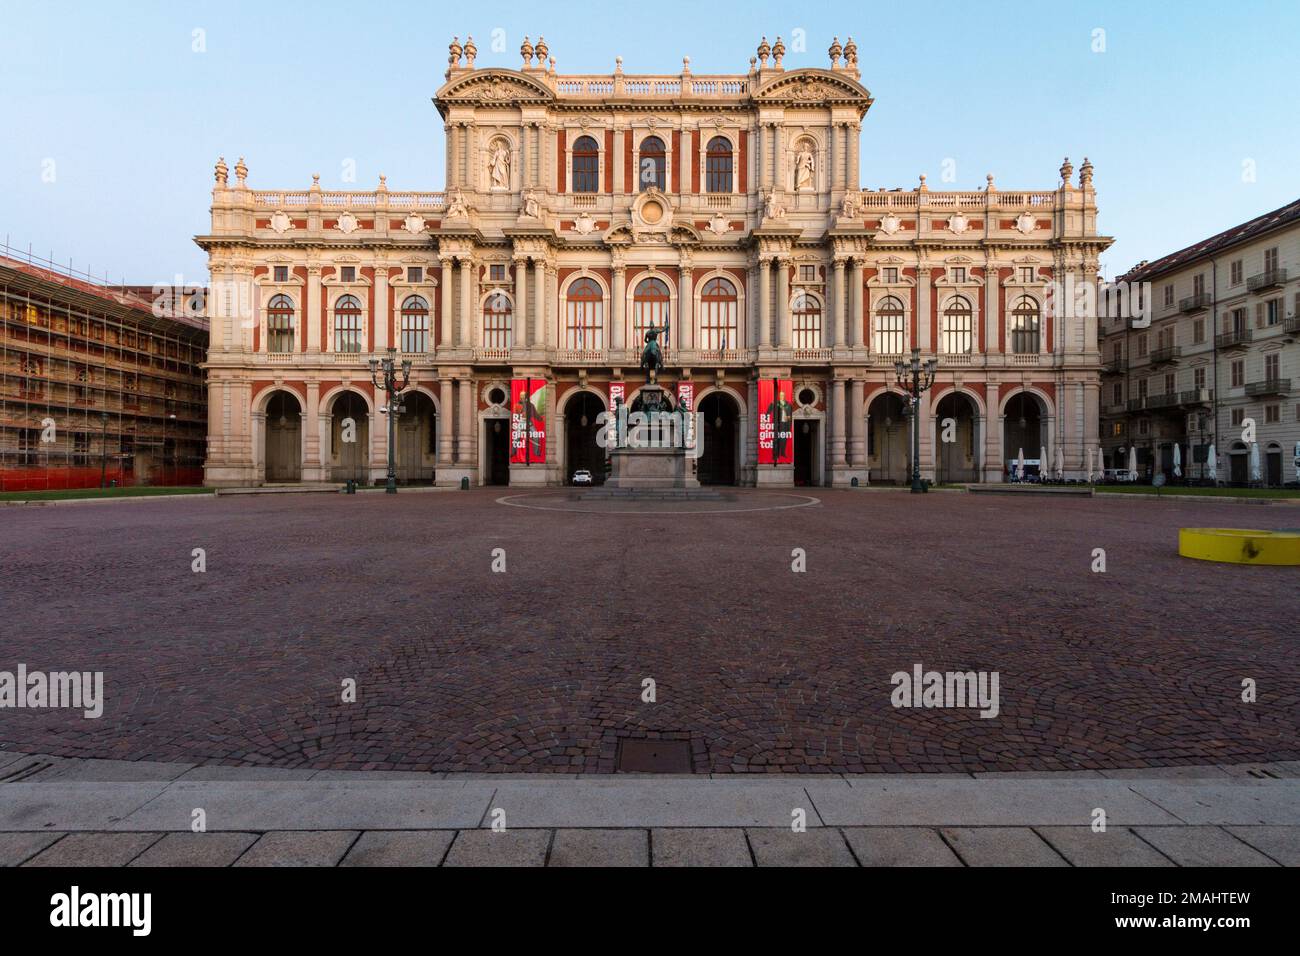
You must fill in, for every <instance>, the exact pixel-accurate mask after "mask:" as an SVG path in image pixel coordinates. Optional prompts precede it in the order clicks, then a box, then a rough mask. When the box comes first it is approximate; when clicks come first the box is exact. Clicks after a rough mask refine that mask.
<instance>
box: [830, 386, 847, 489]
mask: <svg viewBox="0 0 1300 956" xmlns="http://www.w3.org/2000/svg"><path fill="white" fill-rule="evenodd" d="M844 393H845V388H844V379H842V378H837V379H835V380H834V381H832V382H831V468H833V469H836V470H838V469H841V468H844V467H846V466H847V464H848V462H847V461H846V460H845V458H844V452H845V440H844V422H845V415H844Z"/></svg>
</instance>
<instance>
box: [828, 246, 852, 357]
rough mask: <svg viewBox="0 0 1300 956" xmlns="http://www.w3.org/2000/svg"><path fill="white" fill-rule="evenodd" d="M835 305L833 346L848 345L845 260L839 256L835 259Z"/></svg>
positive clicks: (832, 317)
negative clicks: (845, 315)
mask: <svg viewBox="0 0 1300 956" xmlns="http://www.w3.org/2000/svg"><path fill="white" fill-rule="evenodd" d="M834 288H835V305H834V308H832V309H831V328H832V329H833V330H834V336H835V340H834V342H832V343H831V344H832V345H847V344H848V342H849V338H848V335H847V333H846V332H845V325H844V313H845V312H846V311H848V310H847V309H846V308H845V306H846V305H847V303H846V302H845V301H844V293H845V285H844V260H843V259H842V258H840V257H839V256H836V257H835V286H834Z"/></svg>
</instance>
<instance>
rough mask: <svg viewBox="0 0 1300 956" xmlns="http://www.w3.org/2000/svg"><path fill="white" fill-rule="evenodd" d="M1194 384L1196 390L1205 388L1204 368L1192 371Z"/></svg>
mask: <svg viewBox="0 0 1300 956" xmlns="http://www.w3.org/2000/svg"><path fill="white" fill-rule="evenodd" d="M1192 384H1193V385H1194V386H1195V387H1196V388H1205V368H1204V366H1202V367H1201V368H1198V369H1193V370H1192Z"/></svg>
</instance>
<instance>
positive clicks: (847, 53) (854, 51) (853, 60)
mask: <svg viewBox="0 0 1300 956" xmlns="http://www.w3.org/2000/svg"><path fill="white" fill-rule="evenodd" d="M844 65H845V66H847V67H848V68H849V69H850V70H855V69H857V67H858V45H857V44H856V43H854V42H853V37H849V42H848V43H845V44H844Z"/></svg>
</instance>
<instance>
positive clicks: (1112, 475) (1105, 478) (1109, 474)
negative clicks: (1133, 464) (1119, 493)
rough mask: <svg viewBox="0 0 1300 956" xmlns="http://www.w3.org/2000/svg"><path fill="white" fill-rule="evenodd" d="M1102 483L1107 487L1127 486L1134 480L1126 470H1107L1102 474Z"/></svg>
mask: <svg viewBox="0 0 1300 956" xmlns="http://www.w3.org/2000/svg"><path fill="white" fill-rule="evenodd" d="M1101 480H1102V482H1103V483H1104V484H1107V485H1120V484H1127V483H1129V482H1132V481H1134V480H1136V479H1134V478H1133V476H1132V475H1131V474H1129V470H1128V469H1127V468H1107V469H1106V470H1105V471H1104V472H1102V479H1101Z"/></svg>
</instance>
